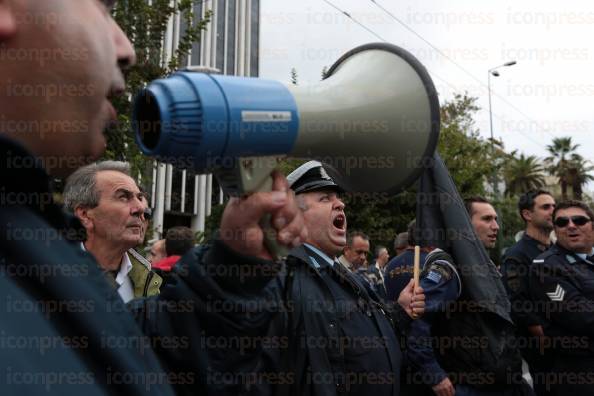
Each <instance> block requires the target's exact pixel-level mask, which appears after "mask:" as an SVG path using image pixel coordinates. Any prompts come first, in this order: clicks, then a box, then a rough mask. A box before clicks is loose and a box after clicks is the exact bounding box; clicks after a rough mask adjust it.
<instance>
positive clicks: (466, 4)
mask: <svg viewBox="0 0 594 396" xmlns="http://www.w3.org/2000/svg"><path fill="white" fill-rule="evenodd" d="M329 1H330V2H331V3H332V4H334V5H335V6H336V7H338V8H340V9H342V10H344V11H346V12H348V13H349V14H350V15H351V16H352V17H353V18H354V19H356V20H357V21H359V22H360V23H362V24H363V25H364V26H365V27H366V28H368V29H370V30H372V31H373V32H374V33H376V34H377V35H379V36H380V37H381V38H383V39H385V40H386V41H388V42H390V43H393V44H396V45H398V46H401V47H403V48H404V49H406V50H408V51H409V52H411V53H412V54H413V55H415V56H416V57H417V58H418V59H419V60H420V61H421V63H423V64H424V65H425V67H426V68H427V69H428V71H429V73H430V75H431V77H432V78H433V82H434V84H435V85H436V87H437V90H438V92H439V95H440V101H441V102H443V101H444V100H447V99H450V98H451V97H452V95H453V93H454V92H456V93H463V92H464V91H467V92H468V93H469V94H470V95H472V96H476V97H478V98H479V100H478V104H479V106H480V107H481V110H480V111H479V112H478V113H477V114H476V122H477V127H478V128H479V129H480V131H481V134H482V135H483V136H485V137H488V136H489V112H488V95H487V70H488V69H490V68H492V67H495V66H498V65H500V64H502V63H504V62H507V61H511V60H516V61H517V62H518V63H517V64H516V65H515V66H511V67H504V68H502V69H500V70H499V71H500V73H501V75H500V77H497V78H492V80H491V88H492V91H493V96H492V98H493V103H492V105H493V130H494V134H495V136H496V137H498V138H502V139H503V141H504V143H505V146H506V149H508V150H513V149H518V150H519V151H520V152H524V153H525V154H528V155H537V156H538V157H541V158H542V157H544V156H546V145H547V144H549V143H550V141H551V139H552V137H561V136H571V137H572V138H573V140H574V141H575V142H576V143H579V144H580V145H581V147H580V148H579V149H578V152H579V153H580V154H582V155H583V156H585V157H586V158H587V159H589V160H592V159H594V155H591V154H590V153H591V151H592V148H593V147H594V144H593V143H594V133H593V132H594V111H593V108H592V107H593V106H592V101H593V98H594V2H592V1H586V0H584V1H579V0H566V1H551V0H540V1H535V0H522V1H513V2H512V1H506V0H498V1H494V0H480V1H476V0H473V1H470V0H451V1H444V0H439V1H437V0H424V1H418V0H417V1H409V0H401V1H393V0H392V1H389V0H376V3H377V4H378V5H380V6H382V7H384V8H385V9H386V10H388V11H389V12H390V13H391V14H393V16H394V17H396V18H398V19H399V20H400V21H401V22H402V23H403V24H404V25H406V27H405V26H403V25H402V24H401V23H399V22H398V21H396V20H395V19H394V18H393V17H392V16H390V15H388V14H387V13H386V12H384V11H383V10H382V9H381V8H379V7H378V6H377V5H376V4H374V3H373V2H372V1H371V0H329ZM261 4H262V6H261V36H260V37H261V38H260V40H261V41H260V43H261V44H260V76H261V77H265V78H272V79H276V80H279V81H283V82H288V81H289V74H290V70H291V68H292V67H294V68H296V69H297V72H298V75H299V84H300V85H305V84H309V83H315V82H317V81H319V79H320V74H321V70H322V68H323V67H324V66H330V65H332V63H334V61H335V60H337V59H338V58H339V57H340V56H341V55H342V54H343V53H344V52H346V51H348V50H349V49H351V48H354V47H356V46H358V45H361V44H365V43H368V42H374V41H381V40H380V39H378V38H377V37H376V36H374V34H373V33H371V32H369V31H367V30H366V29H365V28H364V27H361V26H359V25H357V23H356V22H354V21H353V20H351V19H349V18H347V17H346V16H344V15H343V14H341V13H340V12H339V11H337V10H336V9H335V8H333V7H332V6H331V5H330V4H328V3H327V2H325V1H324V0H301V1H289V0H261ZM407 27H408V29H407ZM409 29H410V30H409ZM413 32H415V33H416V34H418V35H419V36H421V37H422V38H423V39H425V40H426V41H427V42H429V43H430V44H427V43H426V42H424V41H423V40H422V39H421V38H419V37H418V36H417V35H415V33H413ZM431 45H433V46H434V47H435V48H437V49H439V50H440V51H441V52H442V53H444V54H446V55H447V56H448V57H449V58H450V59H452V60H453V62H452V61H450V60H448V59H446V58H445V57H444V56H442V55H440V54H439V52H438V51H437V50H435V49H434V48H432V47H431Z"/></svg>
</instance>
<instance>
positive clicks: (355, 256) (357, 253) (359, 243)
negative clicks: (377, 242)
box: [344, 236, 369, 268]
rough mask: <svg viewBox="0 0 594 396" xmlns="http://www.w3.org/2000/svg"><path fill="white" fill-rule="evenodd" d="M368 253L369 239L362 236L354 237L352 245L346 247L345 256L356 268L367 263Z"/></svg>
mask: <svg viewBox="0 0 594 396" xmlns="http://www.w3.org/2000/svg"><path fill="white" fill-rule="evenodd" d="M368 255H369V240H366V239H363V238H361V237H360V236H355V237H353V243H352V245H351V246H347V247H345V248H344V257H345V258H346V259H347V260H349V262H350V263H351V264H353V267H355V268H359V267H361V266H364V265H366V261H367V256H368Z"/></svg>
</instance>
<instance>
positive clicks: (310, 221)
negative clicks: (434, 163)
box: [133, 43, 439, 395]
mask: <svg viewBox="0 0 594 396" xmlns="http://www.w3.org/2000/svg"><path fill="white" fill-rule="evenodd" d="M370 71H371V72H370ZM133 120H134V126H135V128H136V132H137V142H138V144H139V146H140V148H141V150H142V151H143V152H144V153H145V154H147V155H151V156H155V157H156V158H157V159H159V160H161V161H165V162H172V163H174V164H178V165H180V164H182V163H183V165H182V166H183V167H192V168H194V169H195V170H196V171H198V172H213V173H214V174H215V175H216V176H217V179H218V181H219V184H220V185H221V187H222V188H223V189H224V190H225V192H226V193H227V194H229V195H231V196H232V198H231V200H230V201H229V204H228V205H227V208H226V210H225V212H224V214H223V218H222V221H221V228H220V232H219V234H218V237H217V238H215V240H214V242H213V243H212V244H211V245H210V246H208V247H205V248H204V249H199V250H197V251H195V252H194V253H193V255H190V256H188V255H186V256H185V257H184V258H182V260H181V262H180V264H179V266H180V268H179V269H180V270H181V271H189V272H190V275H191V273H192V271H194V272H196V274H202V275H204V276H202V277H192V276H190V277H189V278H188V279H186V281H189V283H190V284H192V286H191V287H192V292H193V293H196V294H197V295H198V296H199V298H200V299H204V300H206V303H207V317H208V319H207V320H205V321H202V320H201V322H200V331H201V334H202V337H201V343H202V345H201V346H202V348H200V349H199V351H198V352H197V354H198V355H200V356H202V355H203V354H204V352H206V355H207V357H208V358H207V360H208V372H207V377H206V378H205V381H206V383H207V384H209V386H211V387H214V389H215V390H216V391H217V392H219V393H241V392H250V393H253V394H270V393H272V392H274V393H275V394H279V395H286V394H291V395H302V394H312V395H334V394H342V393H346V392H349V393H351V394H356V395H359V394H361V395H363V394H368V393H369V394H371V393H373V394H374V395H397V394H398V390H399V372H400V365H401V361H402V355H401V352H400V345H399V340H398V337H397V334H400V333H402V330H403V329H404V328H405V327H406V326H407V324H408V323H409V321H410V317H412V316H417V315H420V314H421V313H422V312H423V309H424V308H423V307H424V302H423V299H424V296H423V294H422V290H420V288H418V289H417V290H415V291H414V292H413V286H412V284H410V285H408V286H407V287H406V288H405V290H404V291H403V292H402V293H401V295H400V298H399V299H398V304H395V306H393V307H387V306H384V305H383V304H382V303H381V302H380V299H379V298H377V296H376V295H375V293H374V292H373V291H372V290H369V289H368V288H367V287H366V285H365V284H364V283H362V282H361V281H360V280H358V279H357V278H355V277H354V276H353V274H351V273H349V272H348V271H346V270H345V269H344V268H343V267H342V265H340V264H335V263H336V262H337V261H336V260H335V256H336V254H337V253H339V252H340V251H341V250H342V248H343V247H344V246H345V244H346V224H347V222H346V216H345V214H344V203H343V202H342V201H341V199H340V196H339V194H340V192H341V191H342V190H343V189H344V190H346V191H353V192H370V193H374V192H381V193H387V194H390V193H397V192H399V191H401V190H402V189H403V188H405V187H406V186H407V185H410V184H411V183H412V182H414V181H415V180H416V179H417V178H418V177H419V175H420V174H421V172H422V171H423V169H424V166H425V165H426V164H425V160H426V159H430V157H431V155H432V153H433V152H434V150H435V147H436V144H437V139H438V135H439V102H438V99H437V92H436V90H435V87H434V86H433V83H432V82H431V78H430V77H429V75H428V73H427V71H426V70H425V68H424V67H423V66H422V65H421V64H420V63H419V62H418V61H417V60H416V59H415V58H414V57H412V55H410V54H409V53H408V52H406V51H404V50H402V49H400V48H398V47H395V46H392V45H389V44H385V43H375V44H368V45H364V46H361V47H358V48H355V49H353V50H352V51H349V52H348V53H347V54H345V55H344V56H343V57H342V58H341V59H339V60H338V61H337V62H336V63H335V64H334V65H333V66H332V67H331V68H330V70H329V72H328V77H327V78H326V79H324V81H322V82H321V83H319V84H318V85H316V86H313V87H303V88H301V87H287V86H284V85H283V84H281V83H278V82H275V81H269V80H263V79H256V78H245V77H234V76H220V75H214V74H206V73H196V72H192V71H184V72H178V73H175V74H173V75H172V76H170V77H169V78H166V79H160V80H156V81H153V82H152V83H151V84H150V85H149V86H147V87H146V88H145V89H144V90H143V91H142V92H141V93H140V94H139V95H138V96H137V98H136V101H135V103H134V114H133ZM284 155H289V156H292V157H297V158H310V159H317V160H320V161H321V162H323V163H324V166H322V164H321V162H317V161H310V162H308V163H306V164H304V165H302V166H301V167H299V168H298V169H296V170H295V171H294V172H293V173H292V174H290V175H289V176H288V181H289V183H288V184H287V181H285V180H284V179H283V177H282V176H280V175H278V174H276V173H274V172H273V170H274V168H275V167H276V165H277V161H276V157H279V156H284ZM271 172H272V175H273V176H272V178H271V176H270V175H271ZM289 186H290V188H291V189H292V191H289ZM298 208H299V209H298ZM285 247H289V248H293V250H292V251H291V252H289V254H288V256H287V254H286V252H285V251H284V249H283V248H285ZM282 257H286V260H283V259H281V258H282ZM196 263H198V265H196ZM176 289H177V290H178V291H177V292H176ZM178 292H179V293H182V292H183V290H182V289H180V288H179V287H178V288H166V290H164V291H163V292H162V294H161V296H160V299H161V300H168V299H169V300H179V299H180V296H183V294H179V295H178V294H176V293H178ZM209 302H212V303H213V304H210V305H209V304H208V303H209ZM215 303H216V304H215ZM221 304H222V305H221ZM150 310H151V309H150V308H148V309H147V308H143V309H141V310H140V311H139V312H141V313H142V314H143V315H144V314H145V313H146V312H147V311H150ZM391 311H393V312H391ZM164 316H165V317H164V319H161V322H165V321H167V322H169V323H168V325H167V327H168V329H173V332H177V330H179V331H184V332H186V331H187V328H188V324H189V323H190V321H191V320H192V319H193V317H192V318H188V317H187V316H186V318H187V319H184V317H183V316H181V317H180V316H179V315H168V314H164ZM194 320H195V319H194ZM156 322H157V320H155V318H150V317H149V318H148V320H146V322H145V323H144V326H143V327H145V328H147V329H149V333H150V329H151V328H152V327H154V325H155V323H156ZM157 327H158V326H157ZM162 332H164V331H157V332H155V334H159V333H162ZM169 332H171V330H169ZM160 352H161V356H164V359H163V360H164V361H167V362H173V361H176V360H179V361H180V363H179V365H178V366H177V367H173V368H175V369H183V367H184V365H183V364H182V363H181V361H183V360H184V359H187V356H186V355H187V354H186V355H183V354H181V353H178V352H175V351H167V350H161V351H160ZM172 354H173V355H174V358H172Z"/></svg>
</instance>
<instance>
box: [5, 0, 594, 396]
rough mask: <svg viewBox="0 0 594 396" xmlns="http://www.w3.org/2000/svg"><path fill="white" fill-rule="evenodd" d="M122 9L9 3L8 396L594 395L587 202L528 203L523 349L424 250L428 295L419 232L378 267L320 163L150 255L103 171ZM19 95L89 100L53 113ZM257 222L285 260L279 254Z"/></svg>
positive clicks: (112, 169) (57, 101)
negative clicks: (12, 89)
mask: <svg viewBox="0 0 594 396" xmlns="http://www.w3.org/2000/svg"><path fill="white" fill-rule="evenodd" d="M113 4H114V1H107V0H105V1H99V0H88V1H87V0H76V1H72V0H53V1H34V2H31V1H26V0H6V1H0V43H1V48H0V53H1V55H2V56H3V59H2V62H0V74H1V75H2V76H3V81H2V82H0V84H1V85H2V86H1V87H0V103H1V107H2V112H3V114H2V120H1V125H2V129H1V130H0V153H1V154H0V158H1V159H2V160H1V161H0V174H1V175H2V177H0V198H1V199H2V206H0V301H2V303H1V304H0V318H2V320H0V351H1V353H0V370H1V372H0V393H1V394H2V395H19V396H20V395H23V394H25V395H29V394H31V395H42V394H60V395H80V394H85V395H89V396H91V395H106V394H113V395H147V394H155V395H174V394H178V395H182V394H184V395H185V394H188V395H189V394H192V395H195V394H214V395H248V394H250V395H272V394H274V395H295V396H301V395H342V394H351V395H367V394H373V395H374V396H383V395H386V396H388V395H391V396H394V395H399V394H415V395H417V394H423V393H427V394H437V395H439V396H442V395H454V394H457V395H529V394H533V392H536V394H538V395H540V394H555V395H569V394H572V395H587V394H591V393H592V389H593V387H594V378H593V376H594V375H593V370H594V344H593V343H592V333H593V331H594V330H593V329H594V326H592V324H593V323H592V321H594V319H593V318H594V316H593V315H592V312H594V301H593V300H594V276H593V272H592V271H593V266H594V260H593V259H592V253H593V249H592V245H593V243H594V237H593V229H592V220H593V219H594V214H592V211H591V210H590V208H589V207H588V206H587V205H585V204H584V203H582V202H577V201H567V202H561V203H558V204H556V203H555V201H554V200H553V198H552V196H551V195H550V194H548V193H546V192H543V191H536V192H530V193H527V194H526V195H525V196H523V197H522V199H520V204H519V208H520V216H521V217H522V219H523V220H524V221H525V223H526V230H525V233H524V237H523V239H522V240H521V241H519V242H518V244H516V245H515V246H513V247H511V248H509V249H508V250H507V251H506V253H505V256H504V260H503V265H502V267H501V269H500V274H501V281H502V282H503V283H504V284H505V286H506V288H507V290H508V292H509V300H510V301H511V304H510V306H511V315H512V317H513V321H514V323H515V326H516V328H515V332H514V331H508V328H507V327H505V326H503V327H502V326H500V323H501V321H498V320H495V319H494V318H492V317H491V316H489V313H488V312H487V313H481V315H478V314H477V312H475V311H474V308H473V307H474V306H473V304H472V302H473V301H472V293H470V292H469V287H468V284H466V283H465V281H464V280H465V279H468V277H467V276H466V274H464V273H463V271H462V268H463V267H462V266H460V263H459V262H458V263H456V260H454V258H453V254H452V252H447V251H444V250H440V249H432V248H431V247H430V246H426V247H425V249H424V250H423V252H422V256H421V262H422V268H421V273H420V277H419V280H418V284H417V282H416V281H415V279H414V277H413V276H412V274H411V273H412V272H414V271H413V270H412V264H411V260H412V258H413V257H414V253H413V251H412V250H411V249H412V247H413V246H415V245H416V244H417V243H416V241H415V237H416V236H415V225H414V224H411V226H410V227H409V230H408V235H406V236H405V235H398V237H397V238H396V242H395V246H394V248H395V250H396V251H400V252H401V253H399V254H398V255H396V257H394V258H393V259H392V260H391V261H390V260H389V251H388V249H387V248H386V247H383V246H374V248H375V250H374V252H375V257H374V259H373V260H371V259H370V257H369V253H370V248H371V246H370V245H371V242H372V241H371V242H370V241H369V238H368V237H367V236H366V235H365V234H364V233H362V232H348V231H347V215H346V212H347V211H348V209H347V208H346V207H345V204H344V202H343V201H342V199H341V194H342V193H343V190H342V188H341V186H340V185H339V184H337V183H336V182H335V181H334V180H333V179H332V178H331V177H330V176H329V175H328V173H327V172H326V171H325V169H324V167H323V165H322V164H321V163H319V162H316V161H310V162H307V163H305V164H303V165H301V166H300V167H298V168H297V169H295V170H294V171H293V172H292V173H291V174H289V175H288V176H287V177H286V178H285V177H284V176H282V175H281V174H280V173H278V172H275V173H273V174H272V178H273V183H272V189H271V191H268V192H259V193H255V194H251V195H249V196H244V197H233V198H231V199H230V200H229V201H228V203H227V205H226V207H225V211H224V213H223V215H222V218H221V222H220V226H219V230H218V232H217V234H216V235H215V236H214V238H213V239H212V240H211V241H209V242H208V243H205V244H203V245H200V246H197V247H193V241H192V237H193V236H192V235H191V232H190V233H188V230H187V229H183V228H181V229H180V228H172V229H170V230H169V231H168V232H167V233H166V235H165V238H164V240H160V241H157V242H155V243H154V244H153V246H151V251H150V254H149V259H148V260H147V259H145V258H144V257H143V256H142V255H141V254H140V253H139V252H138V251H137V250H136V248H138V246H139V245H140V244H141V243H142V241H143V240H144V236H145V233H146V231H147V228H148V226H149V218H150V214H151V212H150V209H149V208H148V202H147V197H146V194H145V193H144V192H143V191H142V189H141V188H140V187H139V186H138V184H137V183H136V181H135V180H134V179H133V178H132V177H131V176H130V172H129V169H128V167H127V165H126V164H125V163H122V162H118V161H104V162H94V163H93V161H95V160H97V158H98V157H99V156H100V155H101V154H102V152H103V151H104V149H105V138H104V136H103V130H104V128H105V127H106V125H107V124H109V123H111V122H113V121H114V118H115V113H114V111H113V106H112V105H111V103H110V100H111V99H112V98H113V97H114V96H116V95H118V94H120V93H121V92H122V91H123V84H124V81H123V73H122V70H123V69H124V68H126V67H129V66H131V65H133V64H134V63H135V61H136V59H135V53H134V50H133V48H132V45H131V43H130V42H129V40H128V38H127V37H126V35H125V34H124V33H123V32H122V30H121V29H120V28H119V26H118V25H117V24H116V23H115V21H114V20H113V18H112V16H111V12H110V11H111V7H112V6H113ZM48 16H52V18H48ZM40 21H46V22H47V23H40ZM52 21H53V22H52ZM42 50H44V51H42ZM45 50H47V51H45ZM48 54H49V55H50V56H49V57H48V56H47V55H48ZM74 54H78V55H81V54H84V56H74ZM41 55H43V58H42V59H41V58H40V56H41ZM6 84H19V85H34V86H35V85H47V84H52V85H55V86H59V87H75V86H88V87H92V88H93V89H90V90H87V91H86V92H87V94H85V95H79V96H77V97H72V95H59V96H56V97H52V98H45V97H37V96H35V95H27V96H12V95H6V94H5V93H6V92H7V90H6V89H5V88H7V87H6ZM88 163H91V164H90V165H87V164H88ZM55 178H63V179H65V180H66V185H65V189H64V194H63V197H64V205H60V204H58V203H56V202H55V201H54V192H53V191H52V188H51V185H52V182H53V180H54V179H55ZM466 208H467V211H468V217H469V219H470V223H471V224H472V228H473V230H474V231H471V232H470V233H469V234H468V235H472V236H473V237H474V238H478V240H480V241H481V242H482V245H483V246H484V248H485V249H491V248H493V247H494V245H495V242H496V240H497V234H498V230H499V226H498V223H497V212H496V210H495V208H494V207H493V206H492V205H491V204H490V203H489V202H488V201H486V200H485V199H483V198H480V197H474V198H472V199H469V200H467V201H466ZM264 216H269V219H270V225H271V227H272V229H273V230H274V232H275V237H276V241H277V243H279V244H280V245H282V246H284V247H286V248H288V249H290V250H289V254H288V255H287V256H286V257H283V258H278V257H275V255H273V254H272V253H271V252H270V251H269V250H268V248H267V243H266V242H265V233H266V232H267V231H265V230H264V229H263V228H262V225H261V219H262V218H263V217H264ZM551 230H554V232H555V236H556V243H555V244H553V245H551V243H550V242H551V240H550V231H551ZM398 249H400V250H398ZM488 265H493V263H488ZM157 271H158V273H157ZM501 339H504V340H505V341H506V342H504V343H501V342H499V341H500V340H501ZM493 346H496V348H494V347H493ZM522 358H523V359H524V361H525V362H526V363H527V366H528V367H529V371H530V375H531V379H532V383H533V384H532V386H530V385H529V383H528V382H527V381H526V380H525V375H524V374H525V373H524V371H523V369H522ZM526 377H527V376H526Z"/></svg>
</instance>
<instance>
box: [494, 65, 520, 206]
mask: <svg viewBox="0 0 594 396" xmlns="http://www.w3.org/2000/svg"><path fill="white" fill-rule="evenodd" d="M516 63H518V62H516V61H515V60H512V61H509V62H505V63H504V64H502V65H499V66H495V67H493V68H491V69H489V71H488V72H487V89H488V91H489V127H490V130H491V154H492V155H493V157H495V145H494V137H493V110H492V108H491V75H493V77H499V72H498V71H497V69H499V68H501V67H508V66H513V65H515V64H516ZM493 194H495V196H496V197H497V196H498V195H499V189H498V187H497V177H496V175H495V172H493Z"/></svg>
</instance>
